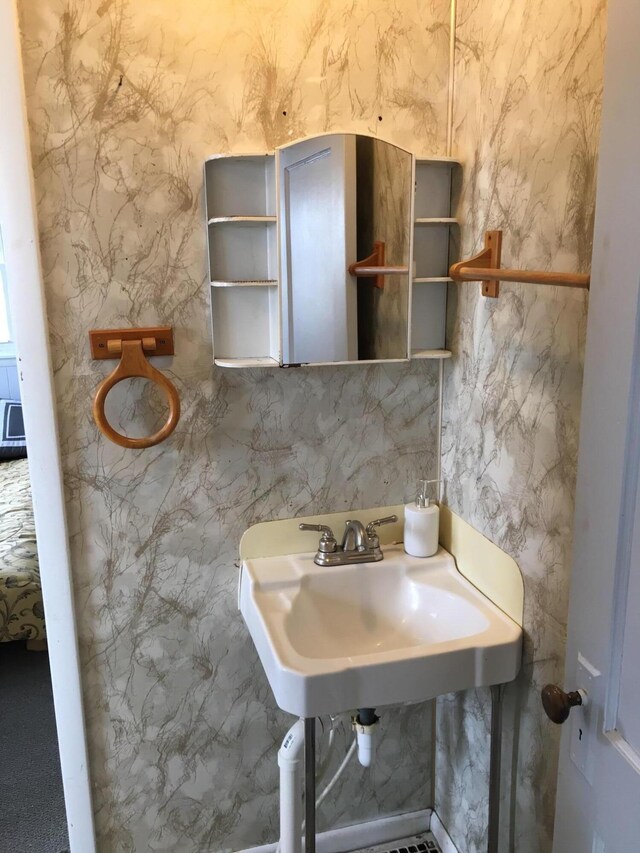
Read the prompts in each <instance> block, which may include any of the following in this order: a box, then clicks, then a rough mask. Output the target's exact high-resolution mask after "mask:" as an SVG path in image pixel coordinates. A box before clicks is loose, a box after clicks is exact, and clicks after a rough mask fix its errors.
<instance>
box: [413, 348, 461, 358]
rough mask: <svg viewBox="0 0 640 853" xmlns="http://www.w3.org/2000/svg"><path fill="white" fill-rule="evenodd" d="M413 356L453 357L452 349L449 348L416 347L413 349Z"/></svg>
mask: <svg viewBox="0 0 640 853" xmlns="http://www.w3.org/2000/svg"><path fill="white" fill-rule="evenodd" d="M411 358H412V359H414V358H416V359H419V358H435V359H443V358H451V351H450V350H448V349H414V350H411Z"/></svg>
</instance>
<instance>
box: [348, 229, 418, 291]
mask: <svg viewBox="0 0 640 853" xmlns="http://www.w3.org/2000/svg"><path fill="white" fill-rule="evenodd" d="M384 257H385V245H384V242H383V241H382V240H376V241H375V243H374V244H373V252H372V253H371V254H370V255H369V256H368V257H367V258H363V259H362V260H361V261H354V263H352V264H349V272H350V273H351V275H355V276H357V277H358V278H365V277H366V278H371V277H373V276H375V279H376V280H375V286H376V287H377V288H378V289H379V290H383V289H384V277H385V275H407V274H408V273H409V267H407V266H385V263H384Z"/></svg>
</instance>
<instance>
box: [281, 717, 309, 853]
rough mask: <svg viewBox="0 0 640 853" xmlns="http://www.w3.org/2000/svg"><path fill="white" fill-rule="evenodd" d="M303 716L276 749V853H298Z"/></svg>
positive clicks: (299, 842)
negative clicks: (278, 791)
mask: <svg viewBox="0 0 640 853" xmlns="http://www.w3.org/2000/svg"><path fill="white" fill-rule="evenodd" d="M303 764H304V720H298V721H297V722H295V723H294V724H293V725H292V726H291V728H290V729H289V731H288V732H287V734H286V735H285V738H284V740H283V741H282V746H281V747H280V750H279V751H278V766H279V767H280V844H279V851H280V853H302V832H301V830H300V827H301V826H302V769H303Z"/></svg>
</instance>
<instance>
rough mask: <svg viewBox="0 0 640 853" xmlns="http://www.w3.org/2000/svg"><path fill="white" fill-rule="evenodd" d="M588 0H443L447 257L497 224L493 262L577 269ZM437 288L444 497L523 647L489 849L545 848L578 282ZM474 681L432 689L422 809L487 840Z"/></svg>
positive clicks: (469, 847) (570, 465) (596, 37)
mask: <svg viewBox="0 0 640 853" xmlns="http://www.w3.org/2000/svg"><path fill="white" fill-rule="evenodd" d="M605 12H606V9H605V2H604V0H567V2H565V3H557V2H553V0H541V2H537V3H531V2H528V0H511V1H510V2H508V3H498V2H495V0H459V2H458V17H457V28H456V58H455V90H454V124H453V140H454V151H453V154H454V156H459V157H461V158H462V159H463V161H464V164H465V169H464V187H463V194H462V200H461V211H460V215H461V219H462V238H463V240H462V242H463V245H462V253H463V255H462V256H463V257H465V256H467V255H468V254H469V253H473V252H475V251H478V250H479V249H480V248H481V245H482V238H483V234H484V231H485V230H486V229H490V228H502V229H503V230H504V237H503V240H504V244H503V265H505V266H516V267H519V266H523V267H529V268H534V269H535V268H553V269H561V270H562V269H567V270H571V269H579V270H588V268H589V264H590V255H591V236H592V229H593V210H594V195H595V177H596V161H597V150H598V131H599V118H600V100H601V93H602V64H603V47H604V38H605V17H606V16H605ZM501 288H502V291H501V296H500V299H499V300H495V301H494V300H490V299H484V298H482V297H480V296H479V285H477V284H466V285H460V286H458V285H456V286H450V295H449V309H448V314H449V316H448V321H449V328H448V346H449V347H450V348H451V349H452V350H453V357H452V359H451V361H450V362H449V363H447V365H446V367H445V382H444V389H445V399H444V437H443V477H444V479H445V484H446V501H447V503H448V504H449V505H450V506H451V507H452V508H453V509H454V510H455V511H456V512H458V513H460V514H461V515H462V516H463V517H464V518H465V519H466V520H467V521H469V522H470V523H471V524H473V526H474V527H476V528H477V529H479V530H481V531H482V532H484V533H485V534H486V535H487V536H488V537H489V538H490V539H492V540H493V541H494V542H496V543H497V544H498V545H499V546H500V547H502V548H503V549H504V550H505V551H507V552H508V553H510V554H511V555H512V556H513V557H514V558H515V559H516V561H517V562H518V564H519V565H520V568H521V570H522V572H523V575H524V579H525V625H524V628H525V634H526V639H525V657H524V666H523V670H522V673H521V675H520V677H519V679H518V681H517V683H516V684H515V685H511V686H510V687H509V688H508V690H507V694H506V699H505V701H506V712H505V728H506V731H507V737H506V739H505V746H504V764H503V780H504V782H503V804H502V805H503V809H502V817H503V820H502V826H501V850H502V851H517V853H541V851H543V850H550V849H551V836H552V831H553V817H554V806H555V779H556V764H557V747H558V736H559V732H558V729H557V727H555V726H553V725H552V724H550V723H549V722H548V721H547V720H546V717H544V714H543V712H542V707H541V704H540V699H539V690H540V688H541V687H542V686H543V685H544V684H545V683H547V682H549V681H553V682H562V676H563V666H564V648H565V637H566V618H567V607H568V594H569V573H570V565H571V539H572V524H573V509H574V487H575V475H576V457H577V450H578V430H579V414H580V391H581V385H582V366H583V365H582V359H583V349H584V337H585V326H586V323H585V321H586V315H587V308H588V295H587V294H586V293H584V292H578V291H570V290H566V289H561V288H544V289H543V288H540V287H535V286H531V285H502V286H501ZM489 708H490V704H489V691H487V690H479V691H475V692H471V693H467V694H458V695H457V696H454V697H453V696H452V697H446V698H445V699H443V700H439V703H438V755H437V763H436V780H437V789H436V808H437V809H438V812H439V814H440V816H441V818H442V819H443V821H444V824H445V826H447V827H448V829H449V831H450V833H451V835H452V837H453V840H454V842H455V843H456V844H457V845H458V847H459V849H460V850H461V851H464V853H479V851H484V850H486V834H485V833H486V820H487V794H488V764H489V749H488V735H489Z"/></svg>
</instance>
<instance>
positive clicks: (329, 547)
mask: <svg viewBox="0 0 640 853" xmlns="http://www.w3.org/2000/svg"><path fill="white" fill-rule="evenodd" d="M298 529H299V530H315V531H316V532H317V533H322V537H321V539H320V542H319V544H318V551H319V552H320V553H321V554H332V553H333V552H334V551H335V550H336V548H337V547H338V543H337V542H336V537H335V536H334V535H333V530H332V529H331V528H330V527H328V526H327V525H326V524H305V523H302V524H299V525H298Z"/></svg>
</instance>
